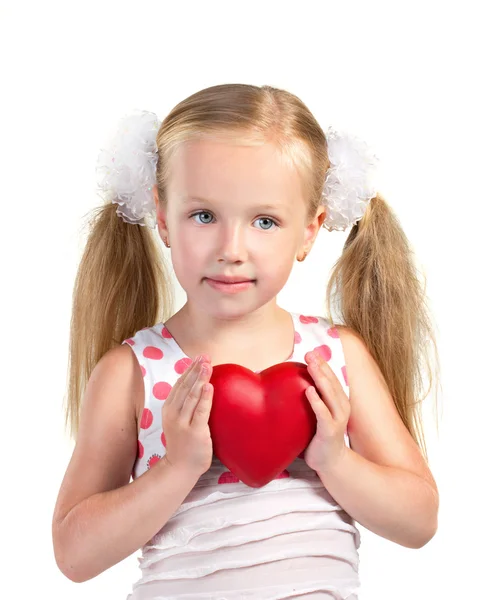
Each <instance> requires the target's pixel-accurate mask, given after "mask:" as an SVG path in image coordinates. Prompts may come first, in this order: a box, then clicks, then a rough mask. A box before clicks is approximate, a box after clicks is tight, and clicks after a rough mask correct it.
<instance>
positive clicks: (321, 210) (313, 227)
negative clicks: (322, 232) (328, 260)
mask: <svg viewBox="0 0 499 600" xmlns="http://www.w3.org/2000/svg"><path fill="white" fill-rule="evenodd" d="M325 218H326V207H325V206H323V205H322V204H321V205H320V206H319V207H318V208H317V212H316V213H315V217H314V218H313V219H312V220H311V221H310V223H309V224H308V225H307V226H306V227H305V236H304V238H303V247H302V249H303V251H304V252H305V253H306V254H308V253H309V252H310V250H311V249H312V246H313V245H314V242H315V238H316V237H317V234H318V233H319V229H320V228H321V227H322V224H323V223H324V219H325Z"/></svg>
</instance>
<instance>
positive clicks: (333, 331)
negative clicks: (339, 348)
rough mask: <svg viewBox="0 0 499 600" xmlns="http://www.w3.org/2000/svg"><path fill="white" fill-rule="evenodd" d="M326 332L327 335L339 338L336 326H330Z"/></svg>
mask: <svg viewBox="0 0 499 600" xmlns="http://www.w3.org/2000/svg"><path fill="white" fill-rule="evenodd" d="M327 334H328V335H329V336H331V337H332V338H339V337H340V335H339V333H338V330H337V329H336V327H330V328H329V329H328V330H327Z"/></svg>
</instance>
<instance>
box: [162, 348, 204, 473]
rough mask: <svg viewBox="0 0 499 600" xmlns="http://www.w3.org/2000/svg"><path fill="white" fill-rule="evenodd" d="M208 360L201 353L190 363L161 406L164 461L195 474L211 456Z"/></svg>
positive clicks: (202, 470)
mask: <svg viewBox="0 0 499 600" xmlns="http://www.w3.org/2000/svg"><path fill="white" fill-rule="evenodd" d="M209 360H210V359H209V358H207V357H206V356H205V355H200V357H198V359H197V360H196V361H193V362H192V364H191V365H190V366H189V368H188V369H187V370H186V371H184V373H182V375H181V376H180V378H179V379H178V380H177V382H176V383H175V385H174V386H173V387H172V389H171V391H170V393H169V394H168V396H167V398H166V399H165V402H164V404H163V407H162V409H161V413H162V424H163V432H164V434H165V438H166V448H167V450H166V454H165V460H166V461H167V462H168V463H170V464H171V465H172V466H175V467H178V468H181V469H183V470H185V471H187V472H189V473H193V474H194V475H195V476H201V475H202V474H203V473H205V472H206V471H207V470H208V469H209V468H210V466H211V461H212V457H213V443H212V440H211V433H210V428H209V426H208V420H209V418H210V412H211V406H212V402H213V385H212V384H211V383H208V382H209V380H210V377H211V373H212V366H211V364H210V363H209ZM205 385H206V388H205V387H204V386H205Z"/></svg>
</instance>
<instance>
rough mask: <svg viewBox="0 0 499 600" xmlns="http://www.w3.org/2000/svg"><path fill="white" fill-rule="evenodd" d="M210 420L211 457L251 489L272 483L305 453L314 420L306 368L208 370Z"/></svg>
mask: <svg viewBox="0 0 499 600" xmlns="http://www.w3.org/2000/svg"><path fill="white" fill-rule="evenodd" d="M210 383H212V384H213V403H212V408H211V413H210V419H209V422H208V424H209V427H210V431H211V438H212V441H213V453H214V454H215V455H216V456H217V457H218V458H219V460H220V461H221V462H222V463H223V464H224V465H225V466H226V467H227V468H229V469H230V470H231V471H232V473H233V474H234V475H236V477H238V478H239V479H240V480H241V481H243V482H244V483H245V484H246V485H248V486H250V487H262V486H263V485H265V484H267V483H268V482H269V481H271V480H272V479H274V478H275V477H276V476H277V475H278V474H279V473H281V472H282V471H283V470H284V469H285V468H286V467H287V466H289V465H290V464H291V463H292V462H293V461H294V460H295V458H296V457H297V456H298V455H299V454H300V453H301V452H303V450H305V449H306V448H307V446H308V445H309V444H310V442H311V441H312V438H313V437H314V435H315V432H316V428H317V418H316V416H315V413H314V411H313V409H312V407H311V406H310V402H309V400H308V399H307V397H306V394H305V390H306V389H307V388H308V387H309V386H311V385H314V380H313V379H312V377H311V375H310V374H309V373H308V370H307V365H305V364H303V363H299V362H284V363H279V364H276V365H273V366H272V367H269V368H268V369H265V370H264V371H262V372H261V373H254V372H253V371H251V370H250V369H247V368H246V367H243V366H241V365H237V364H232V363H226V364H222V365H216V366H214V367H213V372H212V375H211V379H210Z"/></svg>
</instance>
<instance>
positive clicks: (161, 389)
mask: <svg viewBox="0 0 499 600" xmlns="http://www.w3.org/2000/svg"><path fill="white" fill-rule="evenodd" d="M171 389H172V386H171V385H170V384H169V383H166V381H158V383H155V384H154V385H153V388H152V395H153V396H154V397H155V398H156V399H157V400H165V399H166V398H167V397H168V394H169V393H170V392H171Z"/></svg>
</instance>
